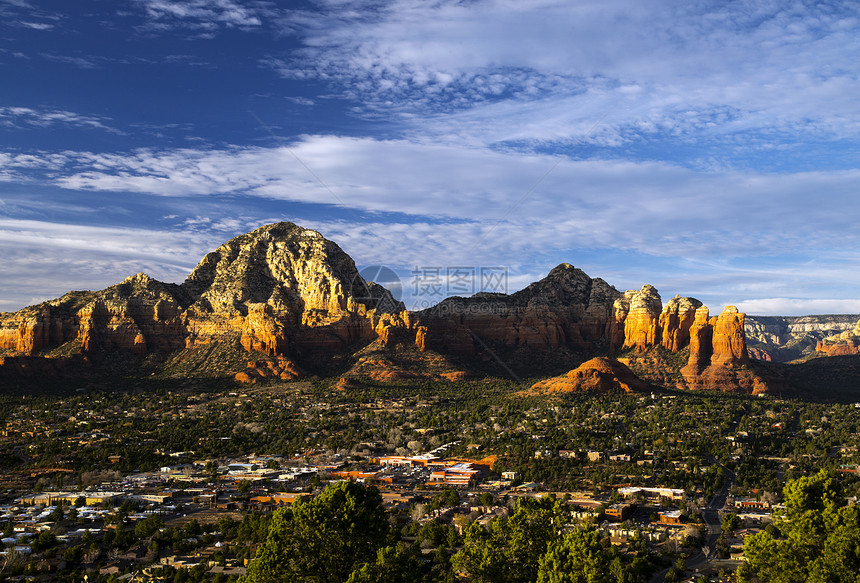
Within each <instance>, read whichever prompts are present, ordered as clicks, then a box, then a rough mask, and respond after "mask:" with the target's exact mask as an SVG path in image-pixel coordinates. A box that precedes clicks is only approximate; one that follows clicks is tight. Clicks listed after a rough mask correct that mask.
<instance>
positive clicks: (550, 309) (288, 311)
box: [0, 223, 764, 391]
mask: <svg viewBox="0 0 860 583" xmlns="http://www.w3.org/2000/svg"><path fill="white" fill-rule="evenodd" d="M370 345H373V347H374V348H373V350H379V351H382V352H381V354H383V355H385V354H388V355H389V356H390V355H391V354H393V353H394V352H396V351H397V350H400V348H403V347H409V350H411V351H412V352H414V353H416V354H419V355H424V356H422V357H420V358H419V357H410V358H411V359H412V360H409V359H407V360H405V361H403V362H402V363H400V364H398V363H396V362H395V361H393V360H391V358H389V357H386V356H374V357H373V358H369V357H366V358H365V361H364V364H361V367H363V370H364V372H363V373H362V374H365V375H367V376H369V377H371V378H378V379H379V380H396V379H397V378H408V377H410V375H413V374H416V375H419V377H421V378H425V377H426V378H439V379H442V378H448V377H447V376H445V375H448V374H455V376H456V377H457V378H460V377H462V376H463V375H465V374H466V373H465V371H463V370H460V369H459V368H457V366H456V363H461V365H465V366H464V368H469V367H470V366H472V365H476V366H478V365H480V363H481V362H484V361H496V362H498V363H501V364H502V365H503V366H505V367H507V366H509V365H510V366H513V367H516V366H517V362H523V363H525V364H526V365H529V366H531V369H532V370H541V366H542V363H543V362H544V360H543V359H551V358H555V357H556V356H558V355H561V356H562V357H563V358H562V360H557V361H554V362H555V364H556V365H558V363H559V362H562V363H570V364H572V365H574V366H575V365H576V364H578V363H581V362H582V361H583V360H585V359H587V358H591V357H593V356H594V355H607V354H614V353H617V352H619V351H621V352H625V353H629V354H630V359H631V361H633V360H636V359H637V358H638V359H639V360H638V361H637V366H638V368H637V369H636V370H637V372H638V371H639V370H642V371H644V372H643V374H645V375H650V376H647V378H649V380H652V381H659V382H669V381H671V382H672V383H674V384H676V385H677V386H678V387H681V388H711V389H720V388H724V387H723V386H722V385H726V386H727V387H729V388H733V389H740V390H749V391H761V390H764V389H763V388H762V386H763V384H762V383H759V385H755V386H753V384H752V381H750V380H749V378H747V377H748V376H749V375H748V374H747V373H748V372H749V371H748V368H749V367H748V357H747V348H746V345H745V338H744V316H743V314H739V313H738V312H737V310H734V309H727V310H726V311H724V312H723V314H721V315H720V316H718V317H713V318H709V316H708V310H707V308H705V307H703V306H702V304H701V302H699V301H698V300H695V299H693V298H682V297H679V296H676V297H675V298H673V299H671V300H670V301H669V302H667V304H666V305H665V306H663V304H662V300H661V298H660V295H659V293H658V292H657V290H656V289H655V288H654V287H653V286H650V285H644V286H643V287H642V288H641V289H639V290H630V291H627V292H624V293H621V292H619V291H618V290H616V289H615V288H614V287H612V286H610V285H609V284H607V283H606V282H605V281H603V280H602V279H599V278H595V279H592V278H591V277H589V276H588V275H587V274H585V273H584V272H583V271H582V270H580V269H577V268H575V267H573V266H572V265H570V264H567V263H564V264H561V265H559V266H557V267H556V268H554V269H553V270H551V271H550V273H549V274H548V275H547V276H546V277H545V278H543V279H541V280H540V281H537V282H535V283H532V284H531V285H529V286H528V287H526V288H525V289H523V290H521V291H518V292H516V293H513V294H510V295H507V294H488V293H482V294H476V295H474V296H472V297H469V298H449V299H447V300H445V301H443V302H441V303H440V304H439V305H437V306H435V307H434V308H431V309H429V310H424V311H422V312H417V313H410V312H407V311H405V310H404V307H403V304H402V303H400V302H398V301H395V300H394V298H393V297H392V296H391V294H390V293H389V292H388V291H387V290H385V289H384V288H382V287H381V286H378V285H376V284H374V283H372V282H367V281H365V280H364V279H363V278H362V277H361V276H360V275H359V273H358V271H357V269H356V267H355V264H354V262H353V260H352V259H351V258H350V257H349V256H348V255H347V254H346V253H344V252H343V250H341V249H340V247H338V246H337V245H336V244H335V243H333V242H331V241H329V240H327V239H325V238H324V237H323V236H322V235H320V234H319V233H317V232H316V231H311V230H307V229H303V228H301V227H299V226H297V225H294V224H292V223H276V224H273V225H267V226H264V227H261V228H259V229H256V230H255V231H253V232H251V233H247V234H245V235H240V236H238V237H235V238H233V239H231V240H230V241H227V242H226V243H224V244H223V245H221V246H220V247H219V248H218V249H216V250H215V251H213V252H211V253H209V254H208V255H206V257H204V258H203V260H202V261H201V262H200V263H199V264H198V265H197V267H195V269H194V270H193V271H192V272H191V274H190V275H189V276H188V278H187V279H186V280H185V282H184V283H182V284H181V285H176V284H166V283H162V282H158V281H156V280H154V279H152V278H150V277H148V276H146V275H145V274H137V275H134V276H132V277H129V278H128V279H126V280H125V281H123V282H121V283H119V284H117V285H114V286H111V287H109V288H107V289H105V290H102V291H98V292H71V293H69V294H66V295H65V296H63V297H62V298H59V299H57V300H53V301H50V302H46V303H43V304H40V305H38V306H33V307H30V308H26V309H24V310H21V311H19V312H16V313H14V314H0V356H3V357H50V358H53V359H61V358H71V357H79V358H80V359H83V361H84V362H95V361H98V360H100V359H105V358H106V357H107V356H109V355H111V354H115V353H116V354H119V353H122V354H128V355H137V356H138V357H141V358H146V359H148V360H149V361H153V360H155V361H158V360H159V359H161V360H162V361H164V362H169V363H172V364H176V363H177V362H182V361H183V360H185V361H187V362H188V366H187V367H186V368H185V369H182V370H183V374H199V373H200V372H201V371H204V370H206V369H207V368H211V369H212V370H215V371H216V372H217V373H218V374H223V375H225V376H228V377H231V378H236V379H237V380H240V381H242V382H256V381H259V380H262V379H267V378H278V379H283V380H288V379H292V378H296V377H297V376H301V375H302V374H303V370H306V369H307V368H308V366H309V365H313V363H315V362H332V361H334V360H337V359H353V360H354V359H355V358H356V357H357V356H356V355H357V353H358V352H357V351H360V350H362V349H363V348H364V347H368V346H370ZM687 351H689V355H688V356H687ZM216 354H217V355H219V356H218V358H219V359H220V360H221V361H222V364H220V365H218V366H213V365H212V363H211V362H209V361H212V360H214V359H215V357H214V356H211V357H210V356H209V355H216ZM649 354H650V355H653V354H668V355H677V356H673V357H672V358H668V357H665V358H664V357H662V356H661V357H660V358H652V359H648V358H646V357H647V355H649ZM434 355H439V357H440V358H441V359H442V360H439V361H438V362H437V363H436V364H434V365H433V367H434V369H433V372H432V374H431V375H430V376H429V377H427V376H426V374H425V373H426V371H425V372H422V371H420V370H415V371H413V370H409V369H408V366H409V365H410V364H411V363H414V364H415V366H417V367H419V368H420V367H425V368H426V367H427V366H428V363H432V362H435V361H434V360H433V359H434V358H435V356H434ZM449 357H451V358H453V359H454V360H451V361H449V360H448V359H449ZM516 359H519V361H516ZM680 359H686V366H684V367H683V370H682V371H679V370H678V369H680V368H681V367H680V365H678V364H677V361H678V360H680ZM228 361H229V362H230V363H231V364H230V366H231V367H234V369H233V370H225V369H224V366H225V365H224V364H223V363H224V362H228ZM443 361H444V363H445V365H444V366H442V364H441V363H442V362H443ZM455 361H456V362H455ZM506 361H507V362H506ZM515 361H516V362H515ZM7 362H9V363H12V362H26V363H27V366H28V367H32V366H36V365H35V364H34V363H36V362H37V361H36V360H33V361H30V360H26V361H15V360H14V358H13V360H7ZM191 363H193V366H192V364H191ZM373 363H377V364H373ZM386 363H388V364H386ZM452 363H453V364H452ZM401 364H402V365H403V366H401ZM646 365H647V366H646ZM478 368H480V366H478ZM566 368H570V367H566ZM556 369H561V366H556ZM562 370H564V369H562ZM589 374H590V373H589ZM421 375H424V376H421ZM667 379H668V381H667Z"/></svg>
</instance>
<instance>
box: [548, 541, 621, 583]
mask: <svg viewBox="0 0 860 583" xmlns="http://www.w3.org/2000/svg"><path fill="white" fill-rule="evenodd" d="M600 541H601V537H600V534H599V533H598V532H597V531H594V530H581V529H577V530H574V531H573V532H570V533H568V534H566V535H564V536H563V537H562V538H560V539H558V540H556V541H554V542H552V543H551V544H550V545H549V548H548V549H547V552H546V554H545V555H544V556H543V557H541V559H540V563H539V565H538V577H537V583H610V582H611V581H612V578H611V576H610V572H611V571H610V565H611V561H610V559H609V555H608V554H607V552H606V550H605V549H604V548H603V545H601V542H600Z"/></svg>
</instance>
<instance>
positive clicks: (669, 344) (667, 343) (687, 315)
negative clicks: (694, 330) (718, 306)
mask: <svg viewBox="0 0 860 583" xmlns="http://www.w3.org/2000/svg"><path fill="white" fill-rule="evenodd" d="M701 307H702V302H700V301H699V300H697V299H695V298H682V297H680V296H675V297H674V298H672V299H671V300H669V301H668V302H667V303H666V305H665V306H664V307H663V312H662V313H661V314H660V321H659V328H660V338H661V344H662V346H663V348H665V349H666V350H669V351H671V352H678V351H679V350H681V349H682V348H684V347H685V346H686V345H687V344H689V342H690V328H691V327H692V326H693V323H694V322H695V321H696V311H697V310H698V309H699V308H701Z"/></svg>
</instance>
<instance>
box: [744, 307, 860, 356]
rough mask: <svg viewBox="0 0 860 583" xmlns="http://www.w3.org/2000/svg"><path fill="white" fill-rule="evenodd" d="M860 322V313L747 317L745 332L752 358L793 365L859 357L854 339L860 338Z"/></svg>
mask: <svg viewBox="0 0 860 583" xmlns="http://www.w3.org/2000/svg"><path fill="white" fill-rule="evenodd" d="M858 320H860V314H834V315H819V316H747V318H746V319H745V321H744V332H745V334H746V337H747V348H748V350H749V353H750V357H751V358H754V359H756V360H762V361H768V362H790V361H793V360H800V359H807V358H813V357H816V356H822V355H828V356H837V355H839V354H856V350H857V348H858V347H857V344H856V343H852V341H851V339H852V337H856V336H860V334H858V331H855V328H856V326H857V323H858ZM845 333H848V334H845ZM852 344H853V346H852Z"/></svg>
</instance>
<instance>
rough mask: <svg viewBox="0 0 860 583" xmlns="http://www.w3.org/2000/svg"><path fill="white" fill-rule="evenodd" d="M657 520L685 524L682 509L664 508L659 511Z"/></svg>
mask: <svg viewBox="0 0 860 583" xmlns="http://www.w3.org/2000/svg"><path fill="white" fill-rule="evenodd" d="M657 522H659V523H660V524H683V523H682V521H681V511H680V510H663V511H661V512H658V513H657Z"/></svg>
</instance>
